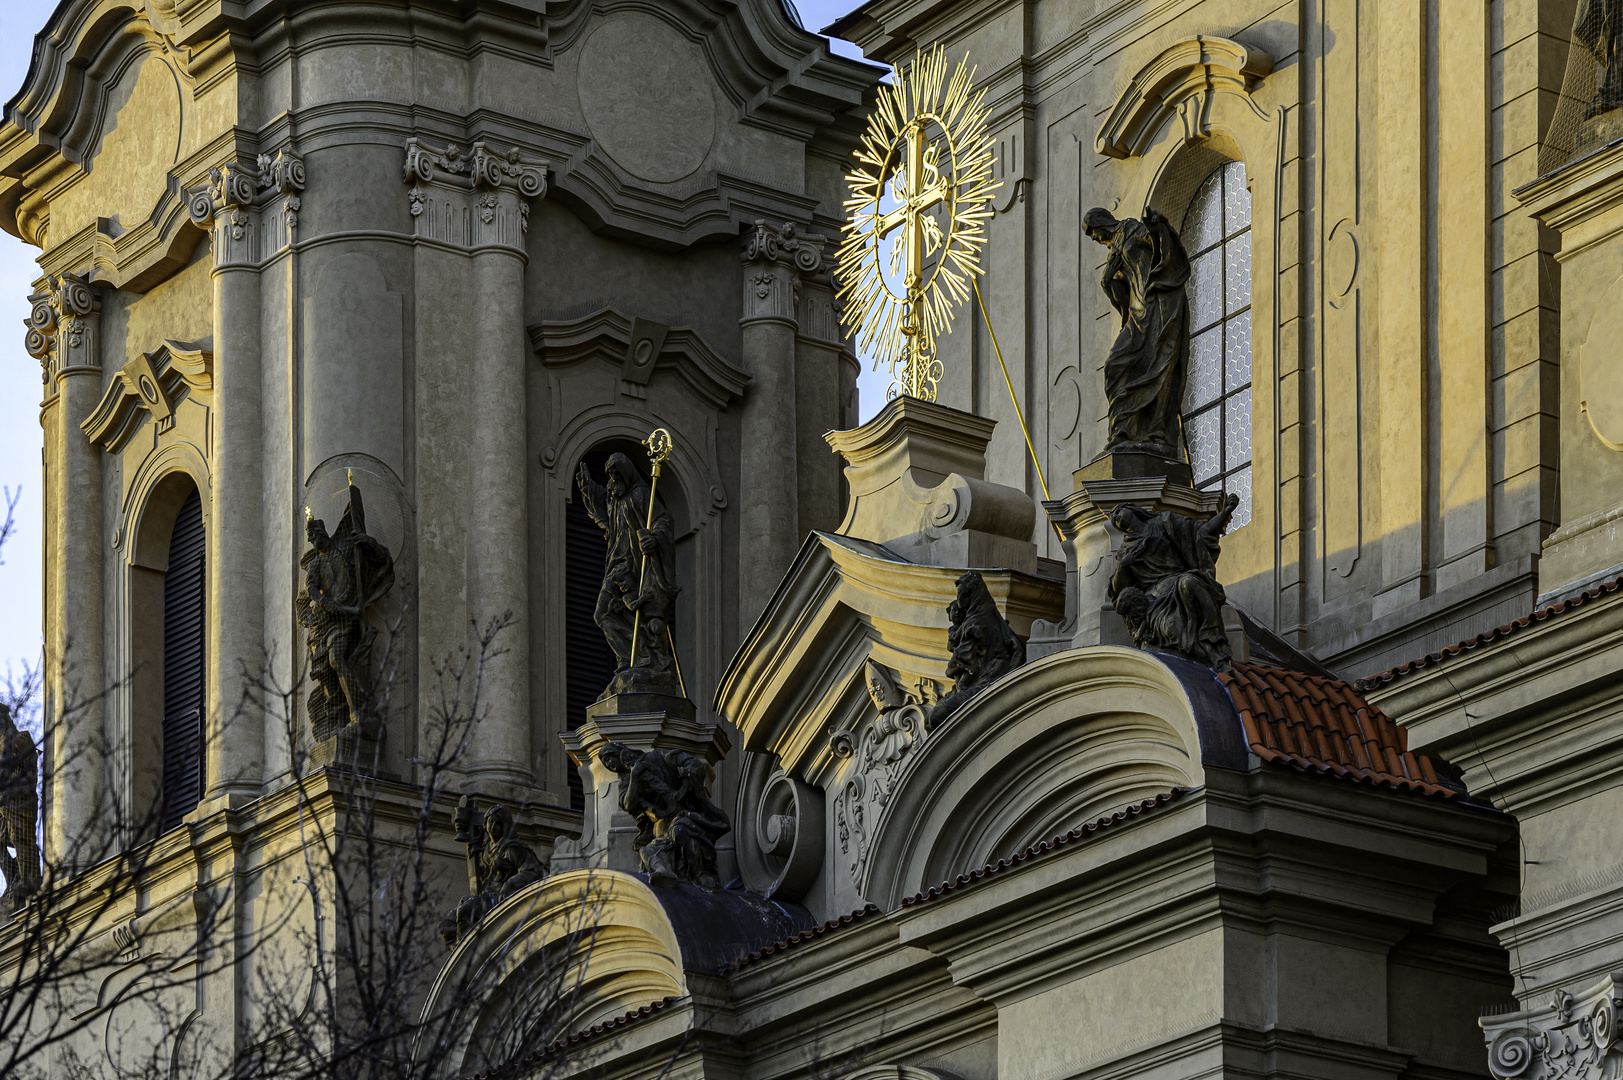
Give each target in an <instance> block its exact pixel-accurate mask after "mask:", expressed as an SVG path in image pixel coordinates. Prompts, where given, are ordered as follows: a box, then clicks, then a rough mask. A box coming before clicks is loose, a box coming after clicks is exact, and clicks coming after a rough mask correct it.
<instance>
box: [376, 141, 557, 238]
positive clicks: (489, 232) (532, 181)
mask: <svg viewBox="0 0 1623 1080" xmlns="http://www.w3.org/2000/svg"><path fill="white" fill-rule="evenodd" d="M547 169H548V164H547V162H545V161H526V160H525V159H524V156H523V154H522V153H521V152H520V151H519V150H518V148H517V147H514V148H512V149H509V150H508V151H507V152H506V153H505V154H501V153H497V152H496V151H494V150H492V149H491V148H490V147H489V146H488V145H487V144H486V143H485V142H483V141H482V140H481V141H479V142H476V143H474V144H473V148H472V150H471V151H469V152H467V153H464V152H463V151H462V150H461V149H460V148H458V147H456V146H446V147H445V148H444V150H436V149H433V148H431V147H428V146H425V145H423V143H422V142H421V141H419V140H418V139H416V138H415V137H413V138H410V139H407V140H406V164H405V169H404V172H403V179H404V180H405V182H406V183H407V184H409V185H411V186H410V187H409V188H408V189H407V191H406V202H407V206H408V208H409V209H410V211H411V218H412V229H413V231H414V234H415V235H417V236H420V237H423V238H424V239H428V240H437V241H440V242H441V243H447V244H454V245H456V246H457V247H481V246H485V245H497V246H503V247H512V248H520V249H521V248H522V247H523V246H524V245H523V235H524V233H526V232H528V231H529V228H530V200H531V199H539V198H543V197H544V196H545V195H546V193H547Z"/></svg>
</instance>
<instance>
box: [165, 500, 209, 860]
mask: <svg viewBox="0 0 1623 1080" xmlns="http://www.w3.org/2000/svg"><path fill="white" fill-rule="evenodd" d="M206 586H207V579H206V575H205V567H204V545H203V502H202V499H201V498H200V497H199V496H198V493H197V489H196V488H193V489H192V492H191V494H190V495H188V496H187V497H186V499H185V501H184V502H182V503H181V504H180V512H179V513H178V514H176V515H175V524H174V528H173V529H172V530H171V531H170V533H169V565H168V568H167V569H166V570H165V571H164V575H163V813H162V820H161V822H160V828H161V829H164V830H167V829H171V828H174V827H175V826H176V825H179V824H180V822H181V819H182V818H184V817H185V816H186V814H187V813H188V812H190V811H191V810H192V809H193V808H194V807H195V806H196V805H197V803H198V801H199V800H200V799H201V798H202V797H203V779H204V777H203V769H204V759H203V713H204V709H205V707H206V696H205V683H204V672H205V663H204V661H205V656H204V640H205V636H204V628H205V617H206V610H207V608H206V604H205V599H206V593H207V587H206Z"/></svg>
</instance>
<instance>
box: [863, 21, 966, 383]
mask: <svg viewBox="0 0 1623 1080" xmlns="http://www.w3.org/2000/svg"><path fill="white" fill-rule="evenodd" d="M974 79H975V69H974V68H973V67H971V66H970V63H969V57H968V55H967V54H966V55H965V56H964V58H963V59H962V60H961V61H959V63H958V66H957V68H956V69H955V70H954V71H953V72H952V75H951V77H950V78H949V77H948V75H947V59H946V53H945V51H944V50H943V49H942V48H941V46H939V45H937V46H935V47H934V48H932V49H929V50H927V51H926V50H920V51H919V52H918V54H917V55H915V56H914V58H913V60H912V62H911V63H909V64H906V65H903V66H901V67H899V68H898V69H897V71H896V77H895V80H894V81H893V82H892V83H891V84H890V85H888V86H881V87H880V88H879V96H878V100H877V102H876V103H875V108H874V111H873V114H872V115H871V116H870V117H869V120H868V127H867V130H866V131H865V132H864V133H863V136H862V141H861V144H860V145H859V146H858V147H857V149H856V150H855V151H854V152H853V155H852V156H853V157H854V158H855V160H856V163H855V164H854V165H853V166H852V168H851V171H850V172H849V173H848V174H847V182H848V184H849V186H850V195H849V197H848V198H847V199H846V201H845V212H846V221H845V226H844V229H843V233H844V236H843V240H842V242H841V245H840V254H839V263H838V275H839V293H838V295H839V299H840V301H841V311H840V318H841V321H842V322H843V323H844V324H845V328H846V331H847V332H848V333H850V334H853V335H854V336H855V337H856V340H857V348H858V350H859V351H862V352H872V354H873V357H874V367H875V369H878V367H879V366H880V365H881V364H884V365H886V366H888V367H889V369H890V372H891V389H890V394H891V396H892V397H894V396H896V395H898V394H905V395H908V396H910V397H919V398H925V399H926V400H930V401H933V400H935V396H936V390H937V388H938V384H939V382H940V379H941V377H942V375H943V374H944V372H943V369H942V366H941V362H940V361H939V360H937V359H936V355H935V343H936V339H937V338H938V337H940V336H942V335H945V334H947V333H948V332H950V330H951V329H952V314H953V311H954V309H955V308H957V306H958V305H959V304H961V303H963V302H964V301H965V300H967V299H968V298H969V295H970V290H971V288H972V286H973V283H974V276H975V275H976V274H979V273H980V272H981V266H980V252H981V249H982V248H983V247H984V246H985V244H986V222H987V220H988V219H989V218H990V217H991V216H992V196H993V193H994V192H996V191H997V188H998V183H997V182H996V181H995V180H993V179H992V161H993V147H992V140H991V137H990V135H989V134H988V132H987V116H988V114H989V112H990V107H989V106H987V104H986V102H985V97H986V92H985V90H984V89H982V90H976V89H975V88H974Z"/></svg>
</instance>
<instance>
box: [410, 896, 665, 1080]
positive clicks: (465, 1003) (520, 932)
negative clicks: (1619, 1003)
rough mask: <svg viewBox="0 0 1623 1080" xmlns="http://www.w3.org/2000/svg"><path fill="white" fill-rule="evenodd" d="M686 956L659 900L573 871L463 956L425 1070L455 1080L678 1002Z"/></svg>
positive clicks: (433, 1007)
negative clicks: (656, 1006) (675, 999)
mask: <svg viewBox="0 0 1623 1080" xmlns="http://www.w3.org/2000/svg"><path fill="white" fill-rule="evenodd" d="M687 992H688V990H687V980H686V977H685V976H684V974H683V971H682V950H681V946H680V944H679V943H678V941H677V937H676V932H675V930H674V929H673V928H672V926H671V922H670V919H669V918H668V917H667V916H666V914H665V909H664V908H663V907H662V906H661V904H660V902H659V899H658V897H656V896H655V895H654V891H653V890H652V889H650V888H649V887H648V886H647V885H646V884H645V883H643V882H642V881H641V880H640V879H638V878H636V877H634V876H632V875H630V874H622V873H618V872H616V871H612V870H571V871H568V872H567V873H562V874H556V875H553V876H552V877H549V878H547V879H546V880H544V881H539V882H536V883H535V884H534V885H531V886H530V887H529V888H527V889H524V890H522V891H521V892H519V893H517V894H516V895H514V896H512V897H509V898H508V900H507V901H506V902H505V903H503V904H502V905H501V906H500V907H497V908H496V909H495V910H493V911H491V912H490V914H488V915H486V916H485V917H484V919H483V920H481V921H480V923H479V925H478V927H477V928H476V929H475V930H474V932H473V933H472V934H470V935H469V936H468V937H467V938H465V939H464V940H463V941H462V942H461V944H459V945H458V946H457V947H456V949H455V950H453V951H452V953H451V956H450V958H449V959H448V960H447V961H446V964H445V967H444V969H443V970H442V971H441V972H440V975H439V977H438V978H437V979H436V980H435V981H434V985H433V986H432V987H431V988H430V990H429V993H428V997H427V999H426V1000H425V1001H424V1003H423V1012H422V1019H423V1026H422V1028H421V1034H420V1035H419V1037H418V1038H419V1042H418V1046H417V1048H416V1049H415V1051H414V1056H415V1057H416V1058H417V1059H418V1062H419V1066H418V1068H419V1069H420V1070H421V1072H416V1071H414V1075H421V1076H423V1077H424V1078H425V1080H450V1078H453V1077H461V1076H471V1075H474V1074H476V1073H481V1072H485V1071H488V1070H490V1069H491V1068H494V1067H495V1066H497V1065H500V1064H503V1063H505V1062H507V1061H508V1060H511V1059H513V1058H515V1057H518V1056H521V1054H522V1053H524V1052H528V1051H530V1050H538V1049H541V1048H544V1047H545V1046H547V1045H549V1044H550V1043H551V1042H553V1041H554V1040H556V1039H559V1038H563V1037H565V1036H568V1035H572V1034H575V1033H576V1032H580V1031H584V1030H586V1029H587V1028H589V1027H592V1026H593V1025H595V1024H601V1023H606V1022H608V1021H610V1020H615V1019H618V1018H619V1017H621V1016H624V1015H625V1014H626V1013H628V1012H631V1011H634V1010H636V1009H639V1008H641V1007H643V1006H645V1005H650V1004H653V1003H654V1002H657V1001H661V1000H663V999H664V998H667V997H684V996H686V994H687Z"/></svg>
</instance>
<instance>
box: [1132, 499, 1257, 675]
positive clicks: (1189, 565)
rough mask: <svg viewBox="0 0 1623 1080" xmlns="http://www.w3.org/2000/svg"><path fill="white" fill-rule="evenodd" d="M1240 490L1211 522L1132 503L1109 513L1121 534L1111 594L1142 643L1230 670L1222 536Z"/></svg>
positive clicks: (1142, 644) (1134, 635)
mask: <svg viewBox="0 0 1623 1080" xmlns="http://www.w3.org/2000/svg"><path fill="white" fill-rule="evenodd" d="M1238 505H1240V499H1239V496H1237V495H1232V494H1231V495H1228V496H1226V497H1225V498H1224V500H1223V507H1222V509H1220V510H1219V511H1218V512H1217V514H1216V515H1215V516H1213V517H1212V519H1211V520H1210V521H1206V522H1204V523H1203V522H1201V521H1198V520H1196V519H1195V518H1192V517H1186V516H1185V515H1183V514H1178V513H1174V512H1172V511H1170V510H1163V511H1161V512H1160V513H1158V514H1152V513H1150V512H1149V511H1147V510H1144V509H1142V508H1141V507H1138V506H1134V505H1133V504H1132V503H1127V504H1125V505H1123V506H1118V507H1116V509H1115V510H1114V511H1113V512H1112V513H1111V515H1110V521H1111V524H1113V525H1115V526H1116V528H1117V529H1119V530H1120V531H1121V534H1122V545H1121V549H1120V550H1119V551H1118V552H1117V553H1116V572H1115V574H1114V575H1113V576H1112V577H1111V579H1110V599H1111V601H1112V602H1113V603H1114V604H1115V605H1116V611H1117V613H1118V614H1120V615H1121V617H1122V621H1123V622H1125V623H1126V624H1127V631H1128V633H1130V634H1132V636H1133V641H1134V642H1135V643H1136V644H1137V645H1138V647H1139V648H1141V649H1153V650H1156V651H1159V652H1170V653H1176V654H1177V655H1179V656H1182V657H1185V658H1187V659H1189V660H1193V661H1194V662H1195V663H1197V664H1205V665H1206V666H1207V667H1211V668H1217V669H1218V670H1226V669H1227V668H1228V667H1229V666H1230V663H1231V661H1232V657H1233V654H1232V652H1231V651H1230V649H1229V642H1228V635H1227V634H1226V633H1224V630H1223V605H1224V603H1226V602H1227V599H1228V597H1227V594H1225V593H1224V591H1223V586H1222V584H1220V583H1219V582H1218V580H1217V556H1218V553H1219V552H1218V545H1219V540H1220V538H1221V537H1222V535H1223V530H1224V529H1226V528H1228V523H1229V519H1230V518H1231V517H1233V516H1234V508H1235V507H1236V506H1238Z"/></svg>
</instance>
